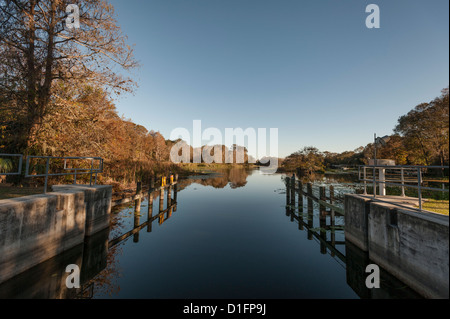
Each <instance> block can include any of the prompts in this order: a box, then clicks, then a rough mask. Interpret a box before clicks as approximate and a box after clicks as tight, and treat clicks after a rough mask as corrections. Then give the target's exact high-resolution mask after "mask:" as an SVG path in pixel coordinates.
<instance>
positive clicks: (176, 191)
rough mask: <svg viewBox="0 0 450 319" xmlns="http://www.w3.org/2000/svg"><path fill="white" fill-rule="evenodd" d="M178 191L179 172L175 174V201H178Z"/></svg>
mask: <svg viewBox="0 0 450 319" xmlns="http://www.w3.org/2000/svg"><path fill="white" fill-rule="evenodd" d="M177 193H178V174H175V186H174V187H173V201H174V202H175V203H176V202H177ZM175 211H176V209H175Z"/></svg>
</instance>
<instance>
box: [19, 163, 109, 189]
mask: <svg viewBox="0 0 450 319" xmlns="http://www.w3.org/2000/svg"><path fill="white" fill-rule="evenodd" d="M35 159H43V160H45V172H44V174H34V175H33V174H31V172H30V166H31V161H32V160H35ZM52 160H60V161H64V167H63V170H64V171H66V172H65V173H50V172H49V171H50V162H51V161H52ZM75 160H85V161H88V162H90V163H88V164H90V165H89V167H68V161H75ZM96 161H98V166H95V167H94V163H95V162H96ZM99 173H103V159H102V158H101V157H53V156H28V157H27V158H26V166H25V178H35V177H44V178H45V182H44V193H46V192H47V182H48V177H53V176H67V175H73V176H74V182H73V183H74V184H76V183H77V175H87V174H89V175H90V179H89V186H92V179H93V177H94V185H96V184H97V174H99Z"/></svg>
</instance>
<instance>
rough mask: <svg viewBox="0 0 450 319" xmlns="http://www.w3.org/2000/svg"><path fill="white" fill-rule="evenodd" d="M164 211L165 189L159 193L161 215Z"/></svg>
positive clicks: (162, 188)
mask: <svg viewBox="0 0 450 319" xmlns="http://www.w3.org/2000/svg"><path fill="white" fill-rule="evenodd" d="M162 211H164V187H161V189H160V191H159V212H158V213H159V214H160V213H161V212H162Z"/></svg>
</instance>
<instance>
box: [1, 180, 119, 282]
mask: <svg viewBox="0 0 450 319" xmlns="http://www.w3.org/2000/svg"><path fill="white" fill-rule="evenodd" d="M54 190H55V192H53V193H48V194H42V195H34V196H26V197H20V198H15V199H8V200H0V283H2V282H5V281H6V280H8V279H10V278H12V277H14V276H16V275H18V274H20V273H22V272H24V271H25V270H28V269H30V268H32V267H34V266H36V265H38V264H40V263H42V262H44V261H46V260H48V259H51V258H53V257H55V256H57V255H58V254H61V253H62V252H64V251H67V250H69V249H71V248H73V247H75V246H77V245H79V244H82V243H83V242H84V239H85V236H90V235H92V234H94V233H95V232H97V231H99V230H101V229H105V228H106V227H109V216H110V212H111V194H112V187H111V186H95V187H92V188H90V187H86V186H77V185H73V186H58V187H54Z"/></svg>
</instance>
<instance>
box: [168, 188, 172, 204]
mask: <svg viewBox="0 0 450 319" xmlns="http://www.w3.org/2000/svg"><path fill="white" fill-rule="evenodd" d="M171 205H172V185H169V187H168V188H167V208H169V207H170V206H171Z"/></svg>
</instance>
